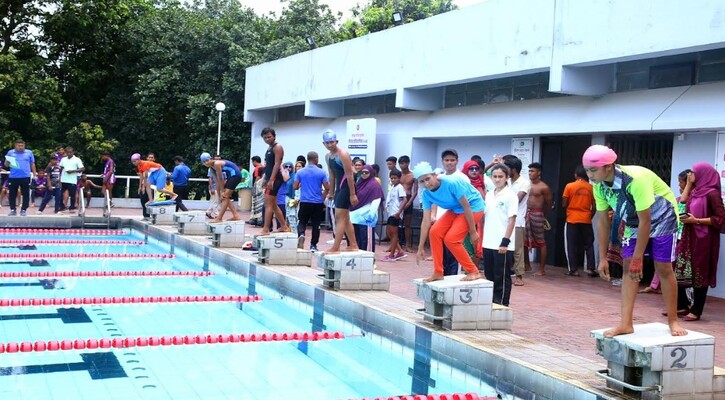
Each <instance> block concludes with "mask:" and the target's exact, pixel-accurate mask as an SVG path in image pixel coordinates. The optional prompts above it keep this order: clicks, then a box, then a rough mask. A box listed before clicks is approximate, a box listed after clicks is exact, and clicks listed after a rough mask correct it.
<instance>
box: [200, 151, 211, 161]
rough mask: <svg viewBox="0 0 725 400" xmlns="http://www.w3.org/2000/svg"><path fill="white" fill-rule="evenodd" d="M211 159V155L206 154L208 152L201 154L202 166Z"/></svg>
mask: <svg viewBox="0 0 725 400" xmlns="http://www.w3.org/2000/svg"><path fill="white" fill-rule="evenodd" d="M210 159H211V154H209V153H206V152H204V153H201V155H200V156H199V160H201V162H202V164H203V163H205V162H206V161H207V160H210Z"/></svg>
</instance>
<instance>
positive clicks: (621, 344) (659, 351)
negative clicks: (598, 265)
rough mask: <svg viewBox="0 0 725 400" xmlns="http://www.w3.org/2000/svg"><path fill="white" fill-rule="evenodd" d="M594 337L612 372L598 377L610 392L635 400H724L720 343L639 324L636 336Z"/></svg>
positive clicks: (695, 334)
mask: <svg viewBox="0 0 725 400" xmlns="http://www.w3.org/2000/svg"><path fill="white" fill-rule="evenodd" d="M605 331H606V329H598V330H594V331H592V332H591V336H592V337H594V338H595V339H596V340H597V354H598V355H601V356H602V357H604V358H605V359H606V360H607V369H605V370H601V371H598V372H596V374H597V375H598V376H599V377H600V378H603V379H605V380H606V381H607V387H609V388H611V389H613V390H616V391H618V392H620V393H623V394H627V395H629V396H631V397H633V398H636V399H643V400H654V399H657V400H675V399H685V398H687V399H699V398H703V399H704V398H707V399H722V398H725V375H723V374H722V373H721V371H718V372H717V373H716V370H719V368H715V361H714V360H715V338H714V337H712V336H710V335H706V334H703V333H699V332H694V331H688V333H687V335H685V336H672V335H671V334H670V327H669V326H668V325H666V324H662V323H651V324H643V325H635V326H634V333H631V334H628V335H620V336H615V337H612V338H605V337H604V332H605Z"/></svg>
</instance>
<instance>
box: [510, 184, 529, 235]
mask: <svg viewBox="0 0 725 400" xmlns="http://www.w3.org/2000/svg"><path fill="white" fill-rule="evenodd" d="M509 187H510V188H511V190H512V191H513V192H514V193H515V194H516V201H518V198H519V192H525V193H526V196H524V198H523V199H522V200H521V202H520V203H518V207H519V210H518V213H517V214H516V227H517V228H523V227H525V226H526V205H527V204H528V202H529V192H530V191H531V181H529V180H528V179H526V178H524V176H523V175H520V176H519V179H517V180H516V182H511V179H509Z"/></svg>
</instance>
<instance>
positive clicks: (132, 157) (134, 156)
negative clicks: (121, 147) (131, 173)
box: [131, 153, 141, 161]
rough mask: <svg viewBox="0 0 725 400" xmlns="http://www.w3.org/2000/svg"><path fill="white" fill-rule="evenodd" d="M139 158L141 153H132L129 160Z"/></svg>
mask: <svg viewBox="0 0 725 400" xmlns="http://www.w3.org/2000/svg"><path fill="white" fill-rule="evenodd" d="M140 159H141V154H138V153H134V154H133V155H132V156H131V161H136V160H140Z"/></svg>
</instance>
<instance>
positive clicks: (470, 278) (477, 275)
mask: <svg viewBox="0 0 725 400" xmlns="http://www.w3.org/2000/svg"><path fill="white" fill-rule="evenodd" d="M476 279H483V276H481V273H480V272H474V273H472V274H468V275H466V276H464V277H463V278H461V282H468V281H475V280H476Z"/></svg>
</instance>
